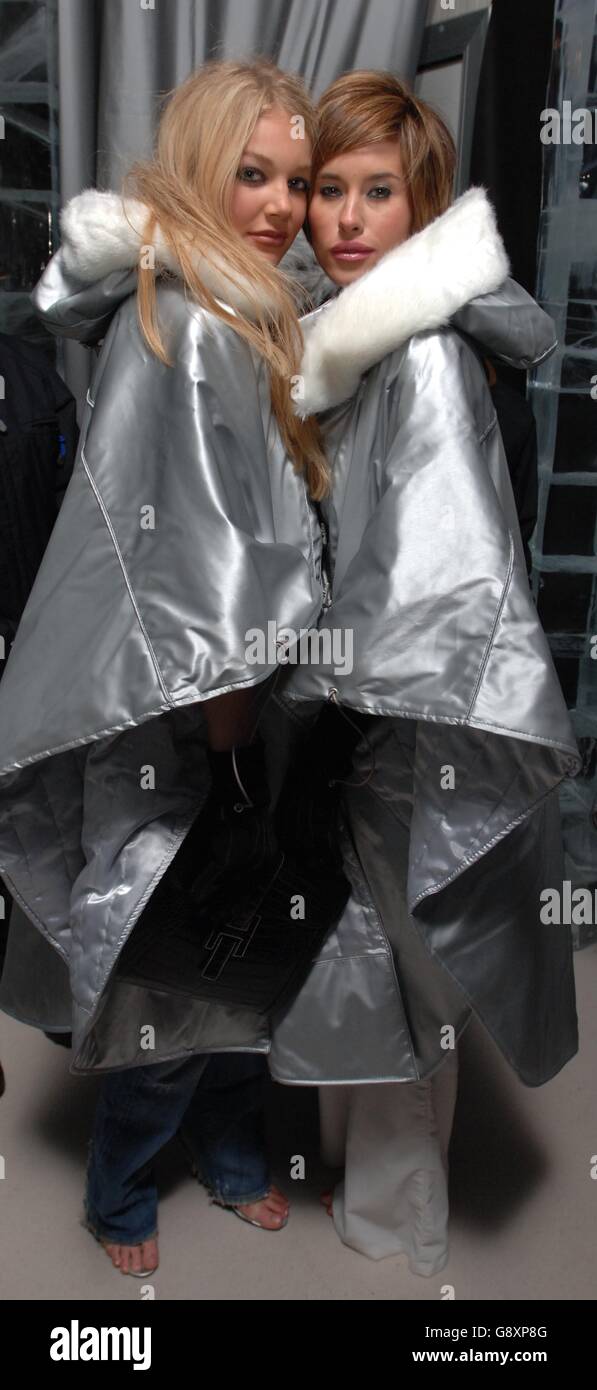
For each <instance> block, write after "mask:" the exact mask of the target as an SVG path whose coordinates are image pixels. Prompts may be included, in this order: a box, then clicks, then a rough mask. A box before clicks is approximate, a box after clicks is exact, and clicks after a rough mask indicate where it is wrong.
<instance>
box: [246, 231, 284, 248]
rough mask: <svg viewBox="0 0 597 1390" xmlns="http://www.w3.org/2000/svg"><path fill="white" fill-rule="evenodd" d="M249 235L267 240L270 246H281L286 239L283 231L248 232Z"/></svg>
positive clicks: (260, 239) (259, 239)
mask: <svg viewBox="0 0 597 1390" xmlns="http://www.w3.org/2000/svg"><path fill="white" fill-rule="evenodd" d="M249 236H254V237H257V240H258V241H267V242H269V243H270V245H271V246H283V245H284V242H285V241H286V234H285V233H284V232H249Z"/></svg>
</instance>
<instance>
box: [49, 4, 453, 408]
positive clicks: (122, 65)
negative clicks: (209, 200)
mask: <svg viewBox="0 0 597 1390" xmlns="http://www.w3.org/2000/svg"><path fill="white" fill-rule="evenodd" d="M426 11H427V5H426V3H425V0H84V3H82V0H58V26H59V27H58V40H59V88H60V181H61V199H62V202H63V203H64V202H66V201H67V200H68V199H69V198H71V197H73V195H74V194H75V193H78V192H79V191H80V190H81V189H82V188H85V187H89V186H90V185H92V184H94V185H97V186H98V187H100V188H117V187H118V186H119V184H120V180H121V177H122V175H123V173H124V172H125V170H126V169H127V167H128V166H129V164H131V163H132V161H133V160H134V159H135V158H137V157H138V156H140V155H145V154H149V152H150V150H151V148H152V143H153V136H154V132H155V126H156V120H157V116H158V112H159V103H160V98H161V97H162V96H163V94H164V93H166V92H167V91H169V90H170V89H171V88H172V87H175V86H176V85H177V84H178V83H179V82H181V81H182V80H183V79H184V78H185V77H187V76H188V74H189V73H190V72H192V71H193V69H194V68H196V67H199V66H200V64H201V63H203V62H205V61H206V60H207V59H208V58H239V57H245V58H246V57H251V56H256V55H257V54H261V55H265V56H267V57H270V58H273V59H274V61H275V62H277V63H279V64H280V66H281V67H283V68H286V69H288V70H289V71H292V72H299V73H301V74H302V76H303V77H304V78H305V79H306V81H307V82H308V84H309V86H310V87H311V90H312V92H313V94H314V96H315V97H317V96H318V95H319V94H320V93H321V92H322V91H323V89H324V88H325V87H326V86H327V85H328V84H329V83H330V82H332V81H333V79H334V78H335V77H337V76H338V74H339V73H341V72H345V71H347V70H349V69H352V68H364V67H370V68H389V69H390V70H391V71H393V72H395V73H396V74H397V75H399V76H401V77H406V78H408V79H409V80H411V81H412V80H413V79H414V76H415V73H416V70H417V64H418V59H419V53H420V50H421V45H422V38H423V30H424V27H425V18H426ZM64 365H65V375H66V378H67V381H68V383H69V385H70V387H71V390H72V391H73V392H74V394H75V395H77V396H78V397H79V399H80V398H81V397H82V396H84V394H85V391H86V389H87V385H88V374H89V354H88V353H87V352H86V351H85V349H83V348H81V347H80V346H79V344H76V343H68V344H65V359H64Z"/></svg>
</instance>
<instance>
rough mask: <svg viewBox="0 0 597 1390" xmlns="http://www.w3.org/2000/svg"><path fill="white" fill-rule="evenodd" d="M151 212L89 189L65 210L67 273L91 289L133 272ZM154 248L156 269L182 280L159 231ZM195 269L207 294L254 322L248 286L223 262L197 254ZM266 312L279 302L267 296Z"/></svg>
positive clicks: (134, 202)
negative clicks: (229, 273)
mask: <svg viewBox="0 0 597 1390" xmlns="http://www.w3.org/2000/svg"><path fill="white" fill-rule="evenodd" d="M146 220H147V208H146V206H145V204H144V203H142V202H140V201H139V200H138V199H136V198H126V199H123V198H122V197H121V196H120V194H119V193H111V192H102V191H100V190H99V189H97V188H86V189H85V190H84V191H83V193H77V195H76V197H74V198H71V199H70V201H69V202H68V203H66V204H65V206H64V208H63V209H62V212H61V215H60V230H61V234H62V254H63V261H64V265H65V268H66V269H67V270H68V271H70V272H71V273H72V274H73V275H76V276H77V278H78V279H80V280H83V281H85V283H86V284H90V283H93V282H94V281H95V280H100V279H102V278H103V277H104V276H105V275H109V274H110V273H111V272H112V271H114V270H131V269H133V268H134V267H135V266H136V265H137V263H138V260H139V250H140V247H141V246H143V245H145V242H144V240H143V228H144V225H145V222H146ZM151 245H152V246H153V247H154V248H155V253H156V262H157V264H159V265H161V266H164V267H165V269H166V270H169V271H171V272H172V273H173V274H174V275H180V274H181V270H180V265H179V263H178V260H177V259H176V257H175V256H174V255H173V254H172V252H171V250H170V247H169V246H168V244H167V242H166V241H165V239H164V237H163V235H162V232H161V230H160V227H159V225H157V226H156V227H155V228H154V234H153V238H152V241H151ZM193 261H194V264H195V266H196V268H197V270H198V272H199V274H200V276H201V279H202V281H203V283H204V285H206V287H207V289H208V290H210V291H211V293H212V294H213V295H214V296H215V298H216V299H219V300H221V301H222V303H224V304H226V305H231V306H232V308H234V309H238V310H239V311H240V312H241V313H242V314H244V315H245V316H246V317H247V318H254V317H255V309H254V307H253V305H252V304H251V302H250V300H249V297H248V294H247V293H246V292H245V291H244V290H243V286H244V285H246V284H247V281H246V280H244V279H242V278H239V284H238V286H237V285H236V284H233V283H232V281H231V280H228V278H227V277H226V275H225V273H224V272H225V267H226V261H225V258H224V257H223V256H220V257H218V259H217V260H214V261H212V260H209V261H208V260H207V259H206V257H205V256H202V255H200V254H199V253H198V252H193ZM261 303H262V305H263V307H264V308H265V309H267V308H269V309H273V308H274V302H273V300H271V301H270V300H269V299H268V297H267V296H264V297H263V298H262V300H261Z"/></svg>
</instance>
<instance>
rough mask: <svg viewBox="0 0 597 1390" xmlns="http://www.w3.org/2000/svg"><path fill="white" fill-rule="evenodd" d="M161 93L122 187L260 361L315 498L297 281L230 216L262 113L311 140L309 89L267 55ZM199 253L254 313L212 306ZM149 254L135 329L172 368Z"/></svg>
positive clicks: (189, 279) (315, 434)
mask: <svg viewBox="0 0 597 1390" xmlns="http://www.w3.org/2000/svg"><path fill="white" fill-rule="evenodd" d="M167 97H168V101H167V105H166V106H165V109H164V111H163V113H162V116H161V119H160V123H159V128H158V132H157V140H156V148H155V152H154V155H153V157H152V158H151V159H149V160H138V161H137V162H136V163H135V164H134V165H133V166H132V168H131V169H130V170H129V172H128V174H127V175H126V177H125V179H124V181H123V188H122V193H123V195H124V196H133V197H135V198H138V199H139V200H140V201H141V202H143V203H144V204H146V206H147V208H148V218H147V222H146V225H145V228H144V229H143V232H142V239H143V242H144V243H150V242H151V238H152V234H153V232H154V229H155V226H156V223H157V224H159V227H160V230H161V233H162V235H163V237H164V239H165V241H166V243H167V245H168V247H169V249H170V250H171V251H172V253H173V254H174V256H175V257H176V259H177V261H178V264H179V266H180V272H181V275H182V278H183V281H184V283H185V286H186V287H187V288H188V290H189V292H190V294H191V295H192V297H193V299H195V300H196V301H197V302H198V303H199V304H201V305H203V307H204V308H206V309H208V310H209V311H210V312H211V313H212V314H216V315H217V316H218V317H219V318H221V319H224V320H225V321H226V323H228V324H229V325H230V326H231V327H232V328H233V329H234V330H235V331H236V332H237V333H238V334H239V335H240V337H242V338H244V339H245V341H246V342H247V343H250V344H251V345H252V346H253V347H254V348H256V350H257V352H258V353H259V354H260V355H261V357H263V358H264V360H265V361H266V363H267V365H268V368H269V375H270V386H271V399H272V408H273V412H274V415H275V417H276V420H277V422H278V426H279V429H280V433H281V436H282V439H283V442H284V445H285V447H286V449H287V452H288V454H289V455H290V457H291V459H292V460H293V463H294V466H295V469H296V470H297V472H304V473H305V474H306V481H307V486H308V489H309V492H310V494H311V496H312V497H314V498H315V499H319V498H321V497H324V496H326V494H327V493H328V492H329V488H330V474H329V468H328V464H327V461H326V457H325V453H324V450H323V445H322V442H321V435H320V433H319V427H318V425H317V422H316V420H315V419H314V418H312V419H308V420H305V421H301V420H299V419H298V418H297V416H295V415H294V413H293V411H292V408H291V393H290V386H291V379H292V378H293V377H295V376H297V375H298V374H300V362H301V356H302V349H303V341H302V335H301V330H300V326H299V322H298V315H297V308H296V301H295V294H296V289H297V287H296V285H295V284H294V282H293V281H292V280H291V279H290V277H288V276H286V275H285V274H284V273H283V272H282V271H280V270H279V269H277V268H276V267H275V266H271V265H269V264H268V262H267V261H266V260H265V259H264V258H263V257H262V256H261V255H260V253H259V252H258V251H257V250H256V249H255V248H253V247H251V246H249V245H248V244H247V242H246V240H245V239H243V237H242V236H241V235H240V234H239V233H238V232H237V231H236V229H235V228H234V226H233V224H232V222H231V217H230V207H231V201H232V193H233V189H234V181H235V178H236V175H237V172H238V168H239V165H240V161H241V156H242V153H243V150H244V149H245V147H246V145H247V141H248V140H249V137H250V135H251V133H252V131H253V130H254V128H255V125H256V124H257V121H258V120H259V118H260V117H261V116H262V115H263V114H264V112H266V111H269V110H271V108H272V107H274V106H278V107H281V108H282V109H283V110H285V111H287V112H288V114H289V116H301V117H302V118H303V120H304V129H305V131H306V133H307V134H308V136H309V137H310V139H311V140H314V139H315V136H316V125H315V113H314V110H313V107H312V104H311V102H310V100H309V96H308V94H307V91H306V88H305V86H304V84H303V82H302V81H301V79H300V78H298V77H295V76H292V75H290V74H288V73H285V72H282V71H281V69H280V68H277V67H276V66H275V65H274V64H273V63H270V62H269V61H267V60H266V59H257V60H255V61H254V62H220V61H213V62H209V63H206V64H205V65H204V66H203V67H201V68H199V69H198V70H197V71H196V72H194V73H192V74H191V76H190V77H188V78H187V79H186V81H185V82H183V83H181V85H180V86H178V87H176V88H174V90H173V91H172V92H170V93H168V94H167ZM196 252H199V254H200V256H202V257H204V258H205V260H206V261H207V262H208V263H209V264H211V265H214V264H215V265H217V267H218V269H219V270H220V272H223V273H224V274H225V275H226V277H227V278H228V279H229V280H230V281H231V283H232V284H234V285H236V286H237V287H239V288H241V290H242V293H243V295H244V296H245V299H248V301H249V303H250V306H251V310H252V315H251V317H248V316H247V315H246V314H243V313H242V312H241V311H240V310H238V311H237V312H236V314H235V316H234V317H232V316H231V315H230V314H228V313H226V310H225V309H224V308H223V307H222V306H221V305H220V304H218V302H217V300H216V299H215V298H214V295H213V294H212V293H211V292H210V290H209V289H208V288H207V286H206V285H205V284H204V283H203V281H202V279H201V270H200V268H199V269H197V267H196V264H195V263H194V253H196ZM145 259H146V258H144V259H143V261H140V263H139V267H138V288H137V312H138V318H139V325H140V328H141V332H142V333H143V336H144V338H145V341H146V342H147V344H148V346H149V347H150V348H151V349H152V351H153V352H154V353H155V354H156V355H157V356H158V357H159V358H160V359H161V361H163V362H164V363H165V364H166V365H167V366H171V365H172V364H171V363H170V361H169V359H168V356H167V354H166V351H165V348H164V344H163V342H162V339H161V336H160V331H159V326H158V320H157V302H156V270H155V268H153V269H152V268H151V267H150V266H147V265H146V264H145V263H144V261H145ZM157 273H160V271H158V272H157ZM161 273H163V271H162V272H161ZM239 281H240V282H241V284H240V285H239Z"/></svg>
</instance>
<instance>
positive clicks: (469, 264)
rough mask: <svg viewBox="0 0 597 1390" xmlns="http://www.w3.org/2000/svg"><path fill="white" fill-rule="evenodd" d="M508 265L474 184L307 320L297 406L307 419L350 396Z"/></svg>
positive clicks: (490, 286)
mask: <svg viewBox="0 0 597 1390" xmlns="http://www.w3.org/2000/svg"><path fill="white" fill-rule="evenodd" d="M509 271H510V267H509V263H508V257H507V255H506V252H505V249H504V245H503V242H502V239H501V237H500V234H499V232H498V229H497V224H496V220H495V213H494V210H493V208H492V206H491V203H490V202H489V199H488V197H487V194H486V192H485V189H484V188H469V189H468V191H467V192H466V193H463V194H462V196H461V197H460V198H457V199H456V202H454V203H453V204H452V206H451V207H450V208H448V210H447V212H444V213H442V215H441V216H440V217H437V218H436V219H435V221H434V222H431V223H430V224H429V226H428V227H425V228H424V229H423V231H421V232H417V233H416V234H415V236H413V237H410V238H409V240H408V241H405V242H403V243H402V245H401V246H397V247H395V249H394V250H393V251H389V252H388V254H387V255H386V256H384V257H383V259H382V260H381V261H378V263H377V265H375V266H374V267H373V269H372V270H370V271H368V272H366V274H365V275H363V276H362V277H361V279H360V280H356V281H355V283H354V284H352V285H349V286H348V287H347V288H346V289H344V290H342V292H341V294H340V295H338V297H337V298H335V299H333V300H331V301H330V302H329V303H327V304H324V305H322V307H321V308H320V309H316V310H315V312H314V313H312V314H309V315H307V316H306V317H305V318H304V319H303V320H302V328H303V333H304V337H305V351H304V355H303V360H302V364H301V393H300V396H297V399H296V403H295V406H294V409H295V411H296V414H297V415H300V416H301V418H302V419H304V418H305V417H306V416H307V415H313V414H315V412H317V411H320V410H325V409H327V408H328V407H329V406H332V405H338V404H340V402H341V401H345V400H347V399H348V398H349V397H350V396H352V395H353V394H354V392H355V391H356V389H357V387H358V385H359V381H360V379H361V377H362V375H363V373H364V372H366V371H368V370H369V368H370V367H372V366H374V364H375V363H376V362H380V361H381V359H382V358H383V357H385V356H386V355H387V354H388V353H389V352H393V351H395V349H396V348H398V347H401V345H402V344H403V343H405V342H406V341H407V340H408V338H410V337H412V335H413V333H420V332H422V331H424V330H425V329H430V328H439V327H441V326H442V325H443V324H446V323H447V322H448V320H449V319H450V318H451V316H452V314H454V313H456V311H457V310H458V309H461V308H462V307H463V305H464V304H467V303H468V301H469V300H470V299H474V298H476V296H477V295H481V294H489V293H490V291H492V290H496V289H497V288H498V287H499V285H501V284H502V282H503V281H504V280H505V279H506V277H507V276H508V274H509Z"/></svg>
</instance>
